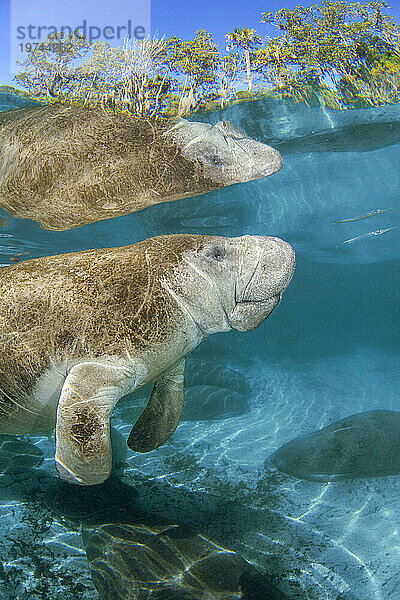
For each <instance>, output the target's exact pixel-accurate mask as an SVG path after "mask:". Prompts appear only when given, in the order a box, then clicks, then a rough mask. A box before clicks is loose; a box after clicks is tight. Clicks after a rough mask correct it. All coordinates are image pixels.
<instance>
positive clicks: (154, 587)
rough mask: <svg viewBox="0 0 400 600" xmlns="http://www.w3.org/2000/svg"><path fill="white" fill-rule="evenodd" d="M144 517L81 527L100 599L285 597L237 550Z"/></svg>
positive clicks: (247, 599)
mask: <svg viewBox="0 0 400 600" xmlns="http://www.w3.org/2000/svg"><path fill="white" fill-rule="evenodd" d="M146 520H147V523H146V522H145V523H139V524H137V525H130V524H126V523H110V524H104V525H100V526H98V527H96V528H94V529H84V530H83V541H84V544H85V549H86V555H87V559H88V562H89V566H90V574H91V576H92V579H93V582H94V584H95V586H96V589H97V591H98V593H99V596H100V598H102V600H131V599H132V598H137V599H143V600H144V599H147V600H236V599H239V598H241V599H242V600H285V599H286V598H287V596H284V595H283V594H282V593H281V592H280V590H279V589H278V588H277V587H276V586H275V585H274V584H273V583H272V581H271V578H270V577H268V576H267V575H265V574H264V573H262V572H261V571H259V570H258V569H257V568H256V567H254V566H253V565H251V564H250V563H248V562H247V561H246V560H244V559H243V558H242V557H241V556H240V555H239V554H237V553H236V552H232V551H231V550H227V549H226V548H224V547H222V546H219V545H217V544H215V543H213V542H212V541H211V540H208V539H207V538H206V537H204V536H203V535H200V534H199V533H196V532H195V531H191V530H190V529H188V528H187V527H184V526H182V525H180V524H177V523H172V522H170V523H168V522H166V521H165V520H164V522H162V520H161V519H157V518H154V517H153V519H149V518H147V519H146ZM149 521H150V522H149ZM152 521H153V522H152ZM157 521H158V522H157Z"/></svg>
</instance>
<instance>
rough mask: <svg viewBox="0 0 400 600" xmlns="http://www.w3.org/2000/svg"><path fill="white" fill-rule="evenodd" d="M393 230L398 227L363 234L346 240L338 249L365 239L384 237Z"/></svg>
mask: <svg viewBox="0 0 400 600" xmlns="http://www.w3.org/2000/svg"><path fill="white" fill-rule="evenodd" d="M393 229H396V227H387V228H386V229H377V230H376V231H369V232H368V233H363V234H362V235H357V236H356V237H353V238H350V239H349V240H344V242H341V243H340V244H338V245H337V248H340V246H346V245H347V244H352V243H353V242H357V241H358V240H363V239H365V238H369V237H373V236H377V235H382V234H383V233H386V232H387V231H392V230H393Z"/></svg>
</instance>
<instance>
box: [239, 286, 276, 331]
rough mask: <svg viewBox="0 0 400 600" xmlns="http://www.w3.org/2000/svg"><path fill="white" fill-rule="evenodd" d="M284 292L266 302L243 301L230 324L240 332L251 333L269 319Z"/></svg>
mask: <svg viewBox="0 0 400 600" xmlns="http://www.w3.org/2000/svg"><path fill="white" fill-rule="evenodd" d="M281 295H282V292H279V294H276V295H275V296H271V297H269V298H266V299H264V300H241V301H240V302H237V303H236V305H235V309H234V311H233V313H232V315H231V318H230V319H229V324H230V326H231V327H233V329H237V330H238V331H250V330H251V329H255V328H256V327H258V325H260V324H261V323H262V322H263V321H265V319H267V318H268V317H269V315H270V314H271V313H272V311H273V310H274V309H275V308H276V307H277V306H278V304H279V302H280V300H281Z"/></svg>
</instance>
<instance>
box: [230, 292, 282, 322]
mask: <svg viewBox="0 0 400 600" xmlns="http://www.w3.org/2000/svg"><path fill="white" fill-rule="evenodd" d="M281 298H282V292H279V293H278V294H275V296H270V297H269V298H266V299H263V300H251V299H249V300H241V301H240V302H236V306H243V307H246V306H248V307H250V306H257V307H259V308H262V309H264V310H268V309H270V313H269V314H268V316H269V315H270V314H271V313H272V311H273V310H274V309H275V308H276V307H277V306H278V304H279V302H280V301H281Z"/></svg>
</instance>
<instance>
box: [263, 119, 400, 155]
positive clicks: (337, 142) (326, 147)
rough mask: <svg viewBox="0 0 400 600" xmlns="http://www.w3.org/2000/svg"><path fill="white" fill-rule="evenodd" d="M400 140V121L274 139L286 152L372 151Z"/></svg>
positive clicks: (358, 124)
mask: <svg viewBox="0 0 400 600" xmlns="http://www.w3.org/2000/svg"><path fill="white" fill-rule="evenodd" d="M399 142H400V123H398V122H397V121H395V122H392V123H357V124H355V125H345V126H344V127H341V128H340V129H332V130H329V131H324V132H322V133H315V134H312V135H307V136H303V137H297V138H294V139H291V140H282V141H279V140H277V139H275V140H274V144H275V145H276V146H277V148H278V149H279V151H280V152H282V153H283V154H292V153H299V152H301V153H305V152H371V151H373V150H378V149H380V148H386V147H387V146H393V145H395V144H398V143H399Z"/></svg>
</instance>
